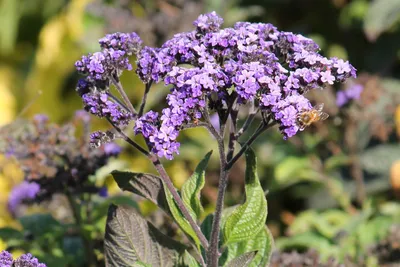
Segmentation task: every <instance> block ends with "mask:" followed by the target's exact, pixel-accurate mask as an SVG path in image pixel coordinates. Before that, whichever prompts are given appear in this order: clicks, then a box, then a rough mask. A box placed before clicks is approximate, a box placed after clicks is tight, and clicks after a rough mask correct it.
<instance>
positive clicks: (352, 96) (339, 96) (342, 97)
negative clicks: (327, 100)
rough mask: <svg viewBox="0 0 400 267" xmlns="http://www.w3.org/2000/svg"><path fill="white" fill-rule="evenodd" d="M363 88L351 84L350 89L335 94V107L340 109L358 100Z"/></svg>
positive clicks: (359, 85)
mask: <svg viewBox="0 0 400 267" xmlns="http://www.w3.org/2000/svg"><path fill="white" fill-rule="evenodd" d="M363 90H364V87H363V86H362V85H361V84H353V85H351V86H350V87H348V88H346V89H344V90H340V91H338V92H337V93H336V105H337V106H338V107H342V106H344V105H345V104H347V103H348V102H349V101H351V100H358V99H360V96H361V93H362V91H363Z"/></svg>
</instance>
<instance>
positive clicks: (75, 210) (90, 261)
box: [65, 192, 96, 267]
mask: <svg viewBox="0 0 400 267" xmlns="http://www.w3.org/2000/svg"><path fill="white" fill-rule="evenodd" d="M65 195H66V196H67V199H68V202H69V205H70V207H71V210H72V214H73V216H74V219H75V224H76V226H77V227H78V229H79V234H80V236H81V238H82V241H83V246H84V248H85V254H86V259H87V266H88V267H95V266H96V256H95V254H94V253H93V252H94V245H93V243H92V240H91V239H90V238H86V235H85V229H84V221H83V219H82V216H81V210H80V206H79V205H78V204H77V203H76V201H75V199H74V197H73V196H72V195H71V193H70V192H66V193H65Z"/></svg>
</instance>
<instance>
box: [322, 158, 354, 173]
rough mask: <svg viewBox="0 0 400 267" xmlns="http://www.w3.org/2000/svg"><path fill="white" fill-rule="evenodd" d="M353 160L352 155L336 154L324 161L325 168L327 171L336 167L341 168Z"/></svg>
mask: <svg viewBox="0 0 400 267" xmlns="http://www.w3.org/2000/svg"><path fill="white" fill-rule="evenodd" d="M350 162H351V160H350V157H349V156H347V155H344V154H339V155H334V156H331V157H330V158H328V159H327V160H326V161H325V162H324V168H325V170H326V171H328V172H329V171H333V170H335V169H336V168H340V167H342V166H347V165H349V164H350Z"/></svg>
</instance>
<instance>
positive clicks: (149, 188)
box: [111, 171, 200, 246]
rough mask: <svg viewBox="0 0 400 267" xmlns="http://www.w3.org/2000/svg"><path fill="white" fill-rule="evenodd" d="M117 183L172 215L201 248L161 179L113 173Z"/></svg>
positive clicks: (153, 176) (139, 174) (148, 175)
mask: <svg viewBox="0 0 400 267" xmlns="http://www.w3.org/2000/svg"><path fill="white" fill-rule="evenodd" d="M111 174H112V175H113V177H114V179H115V181H116V182H117V184H118V186H119V187H120V188H121V189H122V190H126V191H130V192H132V193H134V194H137V195H139V196H142V197H144V198H146V199H148V200H150V201H151V202H153V203H154V204H156V205H157V206H159V207H160V208H162V209H163V210H164V211H166V212H167V213H169V214H171V215H172V217H173V218H174V219H175V221H176V222H177V223H178V225H179V227H181V228H182V230H183V231H184V232H185V233H187V234H188V235H189V236H190V237H191V238H193V240H194V241H195V243H196V244H197V245H198V246H199V244H200V241H199V239H198V237H197V235H196V233H195V231H194V230H193V229H192V227H191V226H190V224H189V222H188V221H187V220H186V219H185V218H184V216H183V214H182V212H181V211H180V209H179V208H178V206H177V205H176V203H175V200H174V199H173V197H172V194H171V192H169V190H167V189H166V190H164V188H166V186H164V184H163V182H162V181H161V179H160V178H159V177H158V176H156V175H153V174H149V173H134V172H121V171H113V172H112V173H111Z"/></svg>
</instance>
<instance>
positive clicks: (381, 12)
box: [364, 0, 400, 41]
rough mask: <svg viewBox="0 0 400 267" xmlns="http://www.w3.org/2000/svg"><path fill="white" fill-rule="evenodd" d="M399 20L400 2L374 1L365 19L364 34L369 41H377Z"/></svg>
mask: <svg viewBox="0 0 400 267" xmlns="http://www.w3.org/2000/svg"><path fill="white" fill-rule="evenodd" d="M399 20H400V1H399V0H374V1H373V2H372V3H371V4H370V5H369V8H368V11H367V14H366V16H365V18H364V32H365V34H366V35H367V37H368V39H369V40H371V41H375V40H376V39H377V38H378V37H379V35H381V33H383V32H385V31H386V30H388V29H390V28H391V27H392V26H393V25H394V24H395V23H397V22H398V21H399Z"/></svg>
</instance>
